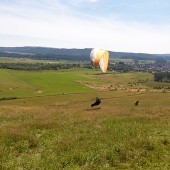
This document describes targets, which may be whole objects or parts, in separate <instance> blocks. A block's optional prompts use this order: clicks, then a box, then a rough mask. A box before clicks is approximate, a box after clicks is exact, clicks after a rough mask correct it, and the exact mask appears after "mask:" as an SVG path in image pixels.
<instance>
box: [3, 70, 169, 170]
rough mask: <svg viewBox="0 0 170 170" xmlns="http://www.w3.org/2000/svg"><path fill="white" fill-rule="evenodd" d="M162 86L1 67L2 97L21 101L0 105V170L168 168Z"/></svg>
mask: <svg viewBox="0 0 170 170" xmlns="http://www.w3.org/2000/svg"><path fill="white" fill-rule="evenodd" d="M158 84H159V85H160V83H158ZM158 84H157V83H155V82H154V81H153V75H152V74H150V73H138V72H131V73H121V74H120V73H119V74H118V73H112V72H109V73H108V74H102V73H101V72H100V71H99V70H86V69H81V70H78V69H77V70H76V69H72V70H63V71H42V72H31V71H14V70H6V69H4V70H3V69H1V70H0V88H1V89H0V95H1V96H2V97H11V96H16V97H18V98H19V99H16V100H2V101H0V169H3V170H7V169H19V170H20V169H24V170H25V169H26V170H30V169H37V170H39V169H40V170H41V169H44V170H46V169H50V170H56V169H64V170H82V169H83V170H93V169H94V170H96V169H99V170H110V169H113V170H121V169H127V170H128V169H129V170H131V169H136V170H138V169H139V170H143V169H146V170H148V169H150V170H152V169H161V170H169V169H170V92H169V91H168V90H162V89H160V90H154V89H153V87H154V86H155V85H158ZM161 85H162V86H163V87H168V86H169V84H163V83H162V84H161ZM97 96H98V97H99V98H101V101H102V102H101V105H99V106H97V107H95V108H91V106H90V105H91V103H93V102H94V101H95V97H97ZM137 100H139V106H135V105H134V103H135V101H137Z"/></svg>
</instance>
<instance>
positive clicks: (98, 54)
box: [90, 49, 109, 73]
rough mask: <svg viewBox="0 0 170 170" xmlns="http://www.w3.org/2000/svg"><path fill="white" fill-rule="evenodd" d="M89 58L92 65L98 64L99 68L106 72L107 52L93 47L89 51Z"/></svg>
mask: <svg viewBox="0 0 170 170" xmlns="http://www.w3.org/2000/svg"><path fill="white" fill-rule="evenodd" d="M90 60H91V62H92V65H93V66H94V67H97V66H100V69H101V70H102V71H103V72H104V73H106V72H107V67H108V61H109V52H108V51H106V50H101V49H93V50H92V51H91V53H90Z"/></svg>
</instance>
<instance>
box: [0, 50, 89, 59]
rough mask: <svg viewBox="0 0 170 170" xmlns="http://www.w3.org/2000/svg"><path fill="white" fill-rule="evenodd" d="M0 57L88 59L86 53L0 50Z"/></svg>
mask: <svg viewBox="0 0 170 170" xmlns="http://www.w3.org/2000/svg"><path fill="white" fill-rule="evenodd" d="M0 57H10V58H28V59H33V60H68V61H88V60H89V56H87V55H71V54H70V55H62V54H19V53H5V52H0Z"/></svg>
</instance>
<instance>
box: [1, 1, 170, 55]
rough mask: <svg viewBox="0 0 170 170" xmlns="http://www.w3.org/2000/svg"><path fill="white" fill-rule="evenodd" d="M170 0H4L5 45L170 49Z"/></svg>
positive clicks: (2, 44) (126, 49) (127, 49)
mask: <svg viewBox="0 0 170 170" xmlns="http://www.w3.org/2000/svg"><path fill="white" fill-rule="evenodd" d="M169 9H170V1H169V0H29V1H28V0H0V40H1V41H0V46H44V47H56V48H102V49H107V50H112V51H124V52H143V53H145V52H146V53H170V45H169V44H170V10H169Z"/></svg>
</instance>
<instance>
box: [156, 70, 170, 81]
mask: <svg viewBox="0 0 170 170" xmlns="http://www.w3.org/2000/svg"><path fill="white" fill-rule="evenodd" d="M154 80H155V81H158V82H170V72H157V73H154Z"/></svg>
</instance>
